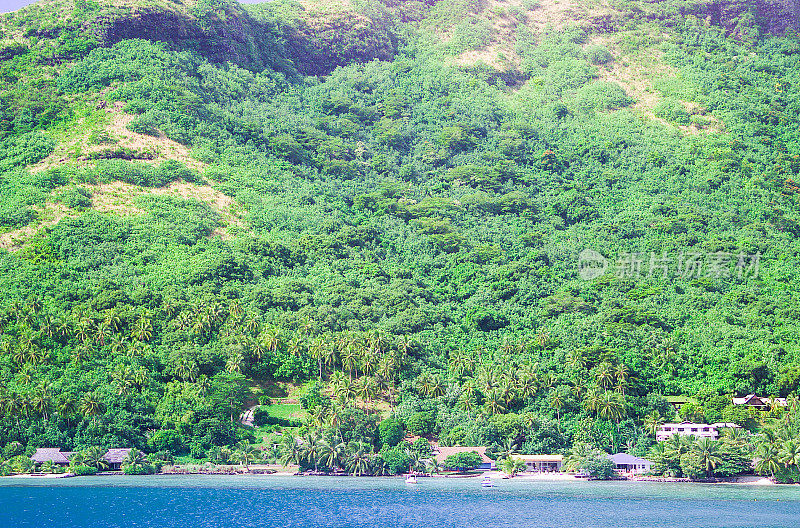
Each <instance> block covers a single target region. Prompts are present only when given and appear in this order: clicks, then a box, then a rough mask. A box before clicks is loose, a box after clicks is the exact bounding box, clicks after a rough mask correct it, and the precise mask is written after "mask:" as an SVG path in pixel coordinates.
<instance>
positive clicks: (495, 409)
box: [483, 389, 506, 414]
mask: <svg viewBox="0 0 800 528" xmlns="http://www.w3.org/2000/svg"><path fill="white" fill-rule="evenodd" d="M483 406H484V407H485V408H486V410H487V412H488V413H489V414H501V413H502V412H503V411H505V410H506V408H505V406H504V405H503V395H502V394H501V392H500V391H499V390H497V389H492V391H491V392H489V393H488V394H487V395H486V401H485V402H484V404H483Z"/></svg>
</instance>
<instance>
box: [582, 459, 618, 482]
mask: <svg viewBox="0 0 800 528" xmlns="http://www.w3.org/2000/svg"><path fill="white" fill-rule="evenodd" d="M614 467H615V466H614V462H613V461H612V460H611V459H609V458H607V457H606V456H603V455H601V456H598V457H594V458H591V459H589V461H588V462H587V463H586V466H585V467H584V468H583V469H584V471H586V472H587V473H589V474H590V475H591V476H592V477H594V478H595V479H597V480H611V479H612V478H613V477H614Z"/></svg>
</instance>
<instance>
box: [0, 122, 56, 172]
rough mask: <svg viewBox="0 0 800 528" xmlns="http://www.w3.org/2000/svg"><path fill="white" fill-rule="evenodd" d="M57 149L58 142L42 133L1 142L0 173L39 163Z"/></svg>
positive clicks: (15, 137)
mask: <svg viewBox="0 0 800 528" xmlns="http://www.w3.org/2000/svg"><path fill="white" fill-rule="evenodd" d="M55 148H56V142H55V141H54V140H52V139H51V138H49V137H47V136H45V135H44V134H42V133H40V132H28V133H27V134H22V135H19V136H11V137H10V138H6V139H4V140H3V141H2V142H0V172H4V171H7V170H9V169H12V168H15V167H20V166H26V165H32V164H34V163H37V162H39V161H41V160H43V159H44V158H46V157H47V156H49V155H50V154H51V153H52V152H53V150H54V149H55Z"/></svg>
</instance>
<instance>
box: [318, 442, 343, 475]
mask: <svg viewBox="0 0 800 528" xmlns="http://www.w3.org/2000/svg"><path fill="white" fill-rule="evenodd" d="M346 448H347V446H345V444H344V443H343V442H339V443H336V444H333V443H328V442H324V443H323V444H322V446H321V447H320V461H321V462H322V463H323V464H324V465H325V466H327V467H329V468H330V469H333V470H335V469H338V468H341V467H342V464H343V462H344V460H345V457H346Z"/></svg>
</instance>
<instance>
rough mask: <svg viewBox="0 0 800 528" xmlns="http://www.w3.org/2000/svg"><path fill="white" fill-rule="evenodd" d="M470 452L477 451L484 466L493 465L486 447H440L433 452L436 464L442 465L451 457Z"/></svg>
mask: <svg viewBox="0 0 800 528" xmlns="http://www.w3.org/2000/svg"><path fill="white" fill-rule="evenodd" d="M470 451H475V452H476V453H478V454H479V455H480V456H481V461H482V462H483V463H484V464H492V463H494V460H492V459H491V458H489V457H488V456H486V447H485V446H467V447H463V446H454V447H444V446H439V447H437V448H434V450H433V457H434V458H435V459H436V462H438V463H442V462H444V460H445V459H446V458H447V457H449V456H450V455H456V454H458V453H469V452H470Z"/></svg>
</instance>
